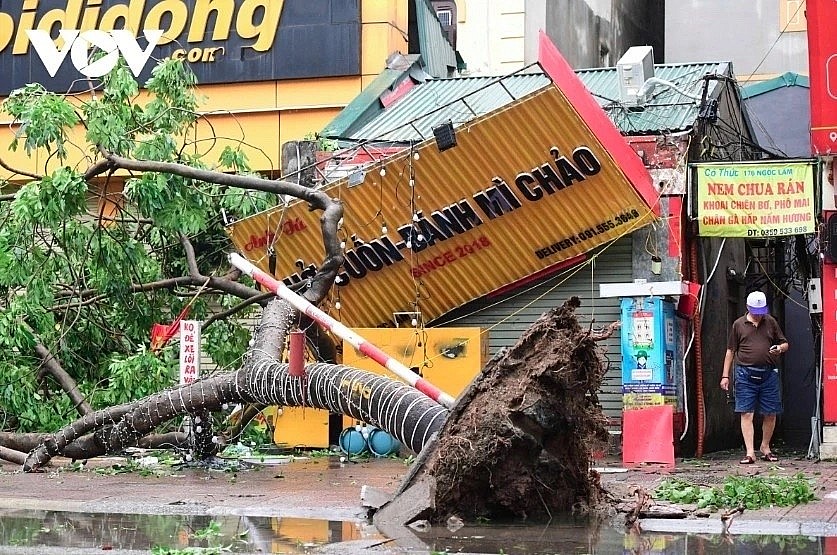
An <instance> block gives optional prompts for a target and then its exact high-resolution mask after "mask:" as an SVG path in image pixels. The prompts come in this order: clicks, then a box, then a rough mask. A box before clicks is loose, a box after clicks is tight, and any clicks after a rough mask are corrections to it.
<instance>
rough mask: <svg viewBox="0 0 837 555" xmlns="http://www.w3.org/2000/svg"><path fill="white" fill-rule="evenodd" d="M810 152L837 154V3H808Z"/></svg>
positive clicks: (814, 0)
mask: <svg viewBox="0 0 837 555" xmlns="http://www.w3.org/2000/svg"><path fill="white" fill-rule="evenodd" d="M806 12H807V17H808V69H809V72H810V85H811V87H810V94H811V150H812V152H813V154H815V155H823V154H835V153H837V33H835V32H834V22H835V21H837V1H835V0H808V2H807V8H806Z"/></svg>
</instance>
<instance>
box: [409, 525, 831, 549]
mask: <svg viewBox="0 0 837 555" xmlns="http://www.w3.org/2000/svg"><path fill="white" fill-rule="evenodd" d="M417 535H418V536H419V537H420V538H421V539H422V541H424V542H425V543H426V544H427V545H428V547H429V548H430V549H432V550H433V552H438V553H481V554H482V553H496V554H501V553H502V554H527V555H529V554H533V555H534V554H539V555H540V554H544V555H546V554H549V555H552V554H556V553H561V554H563V553H573V554H592V553H607V554H610V553H619V554H623V555H629V554H630V555H691V554H693V553H707V554H708V553H711V554H713V555H716V554H718V555H726V554H729V555H732V554H735V555H750V554H753V555H756V554H759V555H760V554H773V553H775V554H779V553H781V554H791V553H793V554H799V555H809V554H810V555H822V554H823V553H836V552H837V551H829V550H828V549H827V547H828V548H829V549H832V550H834V549H835V548H837V541H833V540H837V538H823V537H818V536H757V535H735V534H731V535H729V536H726V537H725V536H722V535H720V534H695V533H671V532H642V533H633V532H628V531H625V530H623V529H620V528H616V527H613V526H610V525H604V524H601V525H595V524H591V523H590V522H589V521H576V522H570V521H564V522H561V523H558V524H556V523H554V522H553V523H551V524H549V525H541V526H519V525H508V526H498V525H485V526H482V525H480V526H465V527H463V528H460V529H459V530H457V531H456V532H450V531H448V530H447V529H445V528H442V529H441V531H440V530H439V529H438V528H437V527H434V528H432V529H431V530H429V531H426V532H422V533H417Z"/></svg>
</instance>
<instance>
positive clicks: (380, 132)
mask: <svg viewBox="0 0 837 555" xmlns="http://www.w3.org/2000/svg"><path fill="white" fill-rule="evenodd" d="M549 82H550V81H549V79H548V78H547V77H546V76H545V75H543V74H542V73H537V74H528V75H522V74H516V75H512V76H508V77H505V78H502V79H500V78H497V77H458V78H454V79H432V80H429V81H426V82H424V83H422V84H420V85H417V86H416V87H415V88H413V90H411V91H410V92H408V93H407V94H406V95H404V98H402V99H400V100H399V101H398V102H397V103H396V104H394V105H393V106H391V107H390V108H389V109H387V110H385V111H384V112H382V113H381V114H380V115H378V116H377V117H376V118H374V119H373V120H372V121H370V122H369V123H367V124H366V125H364V126H363V127H361V128H360V129H358V130H357V131H354V132H351V133H350V134H349V135H348V136H347V137H345V138H351V139H356V140H367V139H374V140H376V141H385V142H403V143H410V142H414V143H415V142H420V141H423V140H425V139H429V138H430V137H432V136H433V128H434V127H436V126H437V125H439V124H440V123H443V122H447V121H452V122H453V124H454V125H455V126H459V125H461V124H463V123H465V122H467V121H470V120H472V119H474V118H476V117H478V116H482V115H484V114H487V113H489V112H492V111H494V110H496V109H498V108H502V107H503V106H506V105H507V104H510V103H511V102H513V101H514V100H516V99H518V98H522V97H524V96H526V95H527V94H529V93H531V92H534V91H536V90H539V89H542V88H544V87H545V86H547V85H548V84H549Z"/></svg>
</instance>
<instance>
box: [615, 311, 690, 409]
mask: <svg viewBox="0 0 837 555" xmlns="http://www.w3.org/2000/svg"><path fill="white" fill-rule="evenodd" d="M620 306H621V312H622V328H621V331H622V333H621V348H622V405H623V409H624V410H630V409H634V408H642V407H648V406H656V405H672V406H673V409H674V412H675V413H678V412H681V411H682V410H683V409H682V402H681V401H680V399H681V398H682V384H681V382H682V380H681V378H680V376H681V375H682V351H681V350H680V348H679V343H680V341H679V336H680V333H679V329H678V327H679V326H678V322H677V319H676V317H675V310H674V303H673V302H671V301H669V300H667V299H665V298H663V297H654V296H652V297H630V298H623V299H622V300H621V305H620Z"/></svg>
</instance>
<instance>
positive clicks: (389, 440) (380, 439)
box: [368, 428, 401, 457]
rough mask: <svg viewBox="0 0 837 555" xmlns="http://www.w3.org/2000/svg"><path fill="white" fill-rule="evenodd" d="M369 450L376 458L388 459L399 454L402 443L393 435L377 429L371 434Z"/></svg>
mask: <svg viewBox="0 0 837 555" xmlns="http://www.w3.org/2000/svg"><path fill="white" fill-rule="evenodd" d="M368 443H369V450H370V451H371V452H372V454H373V455H375V456H376V457H386V456H388V455H392V454H393V453H397V452H398V450H399V449H401V442H400V441H398V440H397V439H395V437H393V435H392V434H390V433H389V432H387V431H385V430H381V429H380V428H375V429H374V430H372V432H371V433H370V434H369V440H368Z"/></svg>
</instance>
